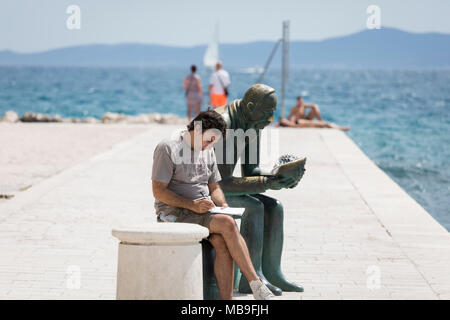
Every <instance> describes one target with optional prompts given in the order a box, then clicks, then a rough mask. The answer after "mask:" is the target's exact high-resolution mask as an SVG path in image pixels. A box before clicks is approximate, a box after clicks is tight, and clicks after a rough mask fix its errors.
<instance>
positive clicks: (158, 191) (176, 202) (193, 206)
mask: <svg viewBox="0 0 450 320" xmlns="http://www.w3.org/2000/svg"><path fill="white" fill-rule="evenodd" d="M168 185H169V184H168V183H164V182H161V181H156V180H152V189H153V196H154V197H155V198H156V199H158V200H159V201H162V202H164V203H165V204H168V205H169V206H172V207H178V208H185V209H189V210H191V211H195V212H197V213H205V212H207V211H208V210H209V209H211V208H212V207H214V203H212V201H209V200H207V199H204V200H190V199H187V198H184V197H182V196H180V195H179V194H177V193H175V192H173V191H172V190H170V189H168V188H167V186H168Z"/></svg>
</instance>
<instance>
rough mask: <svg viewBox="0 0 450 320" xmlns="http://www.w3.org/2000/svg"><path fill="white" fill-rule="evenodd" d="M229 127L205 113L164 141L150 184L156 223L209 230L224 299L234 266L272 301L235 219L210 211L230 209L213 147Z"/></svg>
mask: <svg viewBox="0 0 450 320" xmlns="http://www.w3.org/2000/svg"><path fill="white" fill-rule="evenodd" d="M225 133H226V123H225V121H224V120H223V118H222V117H221V115H220V114H218V113H217V112H215V111H212V110H211V111H205V112H201V113H200V114H199V115H198V116H197V117H196V118H194V119H193V120H192V121H191V123H189V125H188V126H187V130H185V131H182V132H181V133H180V134H179V135H178V134H177V136H176V137H175V139H173V140H165V141H162V142H160V143H159V144H158V145H157V146H156V148H155V151H154V154H153V168H152V186H153V195H154V197H155V209H156V214H157V215H158V221H168V222H185V223H196V224H199V225H201V226H204V227H206V228H208V229H209V232H210V236H209V238H208V240H209V241H210V242H211V244H212V246H213V247H214V249H215V251H216V258H215V261H214V274H215V276H216V279H217V284H218V287H219V294H220V298H221V299H232V297H233V281H234V265H233V261H234V262H236V264H237V265H238V266H239V268H240V270H241V272H242V273H243V274H244V276H245V277H246V278H247V280H248V281H249V283H250V287H251V290H252V292H253V296H254V297H255V299H257V300H267V299H271V298H273V297H274V295H273V294H272V292H271V291H270V290H269V289H268V288H267V286H266V285H265V284H264V283H263V282H262V281H261V279H260V278H259V277H258V275H257V273H256V271H255V268H254V267H253V264H252V261H251V259H250V255H249V252H248V248H247V245H246V243H245V240H244V239H243V238H242V236H241V234H240V232H239V230H238V228H237V226H236V223H235V221H234V219H233V218H232V217H231V216H229V215H225V214H212V213H210V212H209V210H210V209H212V208H213V207H215V206H220V207H228V204H227V202H226V199H225V196H224V194H223V192H222V190H221V188H220V186H219V183H218V182H219V181H220V180H221V176H220V173H219V170H218V167H217V162H216V156H215V153H214V148H212V145H213V144H214V143H216V142H217V141H218V140H219V139H221V138H222V139H223V137H224V136H225Z"/></svg>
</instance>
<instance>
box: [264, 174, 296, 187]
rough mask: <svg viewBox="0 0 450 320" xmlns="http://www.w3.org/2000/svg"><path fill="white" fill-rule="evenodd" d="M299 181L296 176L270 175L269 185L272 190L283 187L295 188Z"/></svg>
mask: <svg viewBox="0 0 450 320" xmlns="http://www.w3.org/2000/svg"><path fill="white" fill-rule="evenodd" d="M297 183H298V181H297V179H296V178H295V177H277V176H273V177H269V178H268V186H269V189H271V190H280V189H283V188H293V186H295V185H297Z"/></svg>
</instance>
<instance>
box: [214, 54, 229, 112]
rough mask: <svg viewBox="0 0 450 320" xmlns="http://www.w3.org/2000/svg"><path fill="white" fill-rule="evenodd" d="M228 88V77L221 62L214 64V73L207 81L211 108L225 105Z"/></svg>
mask: <svg viewBox="0 0 450 320" xmlns="http://www.w3.org/2000/svg"><path fill="white" fill-rule="evenodd" d="M229 87H230V75H229V74H228V72H227V71H225V70H223V69H222V62H220V61H218V62H217V64H216V71H215V72H214V73H213V74H212V75H211V79H210V80H209V96H210V99H211V105H212V106H213V108H216V107H220V106H224V105H226V104H227V97H228V88H229Z"/></svg>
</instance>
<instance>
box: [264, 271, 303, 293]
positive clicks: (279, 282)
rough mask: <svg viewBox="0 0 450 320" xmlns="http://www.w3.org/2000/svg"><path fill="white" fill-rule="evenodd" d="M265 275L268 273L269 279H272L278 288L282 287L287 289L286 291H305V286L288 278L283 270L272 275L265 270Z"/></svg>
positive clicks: (284, 289) (271, 281)
mask: <svg viewBox="0 0 450 320" xmlns="http://www.w3.org/2000/svg"><path fill="white" fill-rule="evenodd" d="M265 275H266V277H267V279H268V281H270V283H272V284H273V285H275V286H277V287H278V288H280V289H281V290H283V291H286V292H303V291H304V288H303V286H301V285H298V284H296V283H294V282H291V281H289V280H287V279H286V278H285V277H284V275H283V274H282V273H281V272H279V273H278V274H277V275H270V274H269V273H267V272H265Z"/></svg>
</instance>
